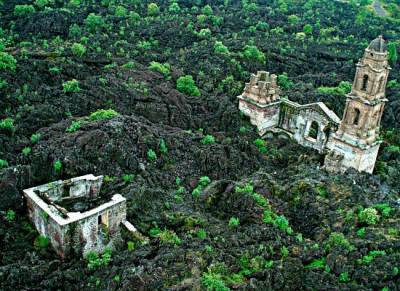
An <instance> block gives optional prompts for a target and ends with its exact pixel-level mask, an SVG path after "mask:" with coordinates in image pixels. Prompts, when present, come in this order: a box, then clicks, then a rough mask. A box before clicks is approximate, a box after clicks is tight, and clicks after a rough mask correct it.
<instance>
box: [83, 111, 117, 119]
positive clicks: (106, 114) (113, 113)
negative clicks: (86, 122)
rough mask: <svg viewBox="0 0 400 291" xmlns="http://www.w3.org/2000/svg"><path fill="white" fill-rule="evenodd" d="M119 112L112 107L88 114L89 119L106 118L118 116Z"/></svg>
mask: <svg viewBox="0 0 400 291" xmlns="http://www.w3.org/2000/svg"><path fill="white" fill-rule="evenodd" d="M118 115H119V113H118V112H117V111H115V110H113V109H99V110H97V111H95V112H93V113H92V114H90V116H89V119H90V121H98V120H108V119H112V118H114V117H116V116H118Z"/></svg>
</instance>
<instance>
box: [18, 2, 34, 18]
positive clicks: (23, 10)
mask: <svg viewBox="0 0 400 291" xmlns="http://www.w3.org/2000/svg"><path fill="white" fill-rule="evenodd" d="M35 11H36V10H35V7H33V5H27V4H25V5H15V7H14V15H15V16H24V15H28V14H30V13H34V12H35Z"/></svg>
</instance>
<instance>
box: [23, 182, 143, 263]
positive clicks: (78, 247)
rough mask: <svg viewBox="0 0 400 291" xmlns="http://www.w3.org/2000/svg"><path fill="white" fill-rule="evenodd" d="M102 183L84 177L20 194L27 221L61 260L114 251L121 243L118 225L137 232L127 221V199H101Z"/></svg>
mask: <svg viewBox="0 0 400 291" xmlns="http://www.w3.org/2000/svg"><path fill="white" fill-rule="evenodd" d="M102 182H103V176H98V177H95V176H93V175H85V176H81V177H77V178H72V179H69V180H65V181H55V182H52V183H48V184H45V185H41V186H37V187H33V188H30V189H26V190H24V191H23V192H24V196H25V198H26V201H27V208H28V215H29V218H30V219H31V221H32V222H33V224H34V225H35V227H36V229H37V230H38V232H39V233H40V234H41V235H43V236H45V237H47V238H48V239H49V241H50V243H51V245H52V247H53V248H54V250H55V251H56V253H57V254H58V255H59V256H60V257H62V258H64V257H67V256H70V255H78V256H79V255H85V254H87V253H88V252H90V251H95V252H102V251H104V250H105V249H106V248H111V249H113V248H114V247H115V246H116V245H117V244H118V243H119V242H121V241H122V238H121V233H120V228H121V225H124V226H125V227H126V228H127V229H128V231H131V232H134V231H136V229H135V228H134V227H133V226H132V225H131V224H130V223H129V222H128V221H126V199H125V198H124V197H122V196H121V195H120V194H115V195H113V196H112V197H111V199H109V198H103V197H101V195H100V187H101V184H102Z"/></svg>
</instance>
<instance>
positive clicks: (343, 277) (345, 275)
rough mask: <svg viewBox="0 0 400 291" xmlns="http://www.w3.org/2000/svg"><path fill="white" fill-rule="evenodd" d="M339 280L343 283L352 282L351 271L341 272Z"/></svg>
mask: <svg viewBox="0 0 400 291" xmlns="http://www.w3.org/2000/svg"><path fill="white" fill-rule="evenodd" d="M339 282H342V283H346V282H350V276H349V273H348V272H343V273H340V275H339Z"/></svg>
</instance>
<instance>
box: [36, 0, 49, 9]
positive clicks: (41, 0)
mask: <svg viewBox="0 0 400 291" xmlns="http://www.w3.org/2000/svg"><path fill="white" fill-rule="evenodd" d="M47 4H49V0H35V5H36V6H37V7H39V8H43V7H45V6H46V5H47Z"/></svg>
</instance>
